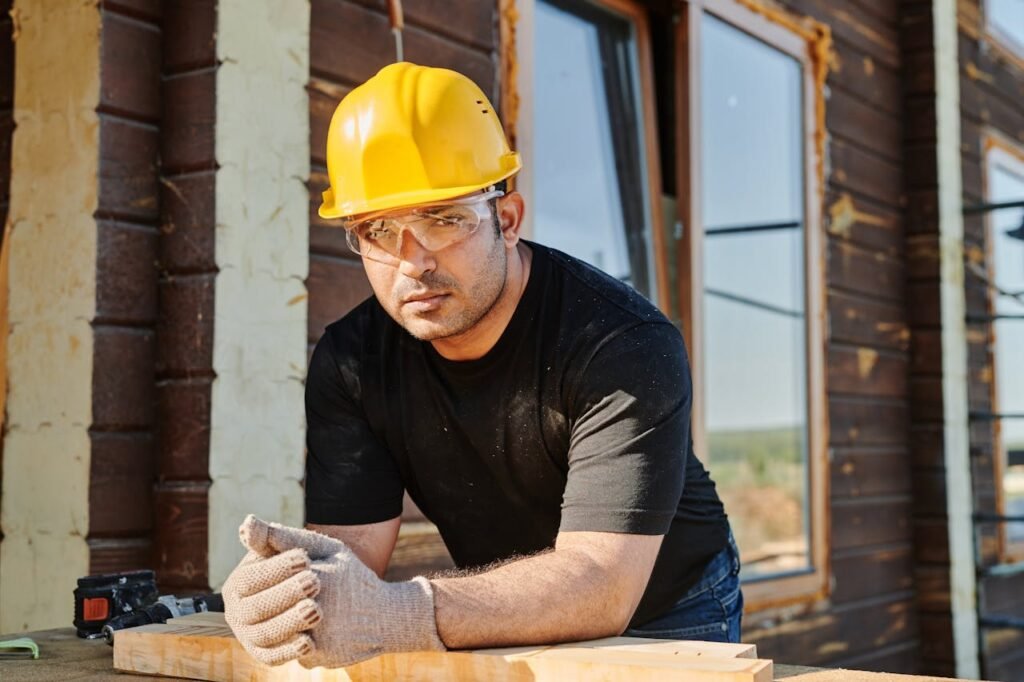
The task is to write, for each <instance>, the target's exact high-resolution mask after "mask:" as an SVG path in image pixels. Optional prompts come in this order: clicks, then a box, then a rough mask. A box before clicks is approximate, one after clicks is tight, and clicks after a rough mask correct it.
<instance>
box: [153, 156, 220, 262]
mask: <svg viewBox="0 0 1024 682" xmlns="http://www.w3.org/2000/svg"><path fill="white" fill-rule="evenodd" d="M213 195H214V171H213V170H210V171H205V172H202V173H192V174H189V175H179V176H173V177H163V178H161V179H160V200H161V203H162V205H161V215H160V270H161V272H164V273H168V274H179V273H181V274H184V273H197V272H209V273H213V272H216V270H217V263H216V260H215V258H214V242H215V240H216V230H215V222H216V220H215V217H214V206H213Z"/></svg>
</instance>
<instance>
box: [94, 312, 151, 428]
mask: <svg viewBox="0 0 1024 682" xmlns="http://www.w3.org/2000/svg"><path fill="white" fill-rule="evenodd" d="M93 333H94V335H95V336H94V341H93V383H92V424H91V428H92V429H97V430H108V431H115V430H116V431H141V430H148V429H150V428H152V426H153V407H154V403H155V400H154V397H155V388H156V387H155V386H154V384H153V371H154V370H153V368H154V365H155V359H154V358H155V355H156V334H155V333H154V332H153V330H152V329H148V328H146V327H115V326H109V325H94V326H93Z"/></svg>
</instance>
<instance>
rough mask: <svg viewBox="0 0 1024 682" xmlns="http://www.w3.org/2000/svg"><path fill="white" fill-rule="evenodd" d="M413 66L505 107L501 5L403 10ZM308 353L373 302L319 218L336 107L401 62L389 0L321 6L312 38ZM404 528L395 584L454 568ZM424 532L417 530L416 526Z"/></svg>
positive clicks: (423, 536)
mask: <svg viewBox="0 0 1024 682" xmlns="http://www.w3.org/2000/svg"><path fill="white" fill-rule="evenodd" d="M403 40H404V49H405V58H406V59H407V60H409V61H411V62H415V63H417V64H423V65H426V66H441V67H446V68H450V69H455V70H457V71H460V72H462V73H464V74H466V75H467V76H469V77H470V78H472V79H473V80H474V81H475V82H476V84H477V85H479V86H480V88H481V89H482V90H483V91H484V92H485V93H487V94H488V96H489V97H490V98H491V101H492V103H493V104H494V105H495V106H496V107H498V106H499V103H498V79H497V75H498V74H497V49H498V29H497V3H496V2H479V0H457V1H454V2H452V1H450V0H448V1H442V0H425V1H421V2H409V3H405V30H404V33H403ZM310 52H311V54H310V79H309V107H310V131H311V133H310V134H311V140H310V153H311V160H310V168H311V173H310V188H309V190H310V191H309V195H310V214H309V215H310V218H309V220H310V232H309V279H308V280H307V281H306V286H307V288H308V289H309V344H310V351H312V348H313V346H314V345H315V344H316V342H317V340H318V339H319V338H320V336H321V335H322V334H323V330H324V328H325V327H326V326H327V325H328V324H330V323H331V322H333V321H335V320H337V319H339V318H340V317H342V316H343V315H344V314H345V313H346V312H348V311H349V310H351V309H352V308H353V307H355V306H356V305H357V304H358V303H360V302H361V301H363V300H364V299H365V298H367V297H368V296H370V295H371V294H372V292H371V290H370V285H369V283H368V282H367V281H366V276H365V275H364V273H363V269H362V264H361V263H360V261H359V259H358V257H357V256H355V255H354V254H353V253H352V252H351V251H349V249H348V247H347V246H346V245H345V239H344V234H343V233H342V231H341V230H340V229H339V228H338V226H337V224H336V221H334V222H330V221H325V220H322V219H321V218H320V217H319V216H318V215H317V208H318V207H319V206H320V193H321V192H322V191H323V190H324V189H325V188H326V187H327V186H328V180H327V168H326V159H325V145H326V141H327V128H328V125H329V124H330V120H331V115H332V114H333V113H334V109H335V107H337V105H338V102H339V101H341V98H342V97H344V96H345V95H346V94H347V93H348V92H349V91H350V90H351V89H352V88H353V87H355V86H356V85H358V84H359V83H362V82H363V81H365V80H366V79H368V78H370V77H371V76H373V75H374V74H375V73H376V72H377V71H378V70H380V69H381V68H383V67H384V66H386V65H388V64H390V63H392V62H394V61H395V43H394V39H393V37H392V34H391V31H390V27H389V24H388V14H387V6H386V3H385V2H384V0H313V4H312V19H311V31H310ZM403 519H404V521H405V522H406V526H405V527H404V529H403V534H402V537H401V538H400V540H399V545H398V547H397V548H396V550H395V555H394V558H393V561H392V568H391V572H390V573H389V575H390V577H393V578H400V577H406V576H411V575H417V574H419V573H422V572H423V571H427V570H431V569H434V568H444V567H448V566H450V565H451V563H450V559H449V558H448V556H447V552H446V551H445V550H444V545H443V543H441V542H440V538H439V536H438V535H437V533H436V531H433V530H432V528H431V527H429V526H424V524H423V523H422V521H423V517H422V515H421V514H420V513H419V511H418V510H417V509H416V508H415V507H414V506H413V505H412V504H411V502H409V500H408V498H407V499H406V511H405V513H404V514H403ZM412 524H418V525H412Z"/></svg>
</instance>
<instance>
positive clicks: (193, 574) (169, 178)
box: [153, 0, 217, 592]
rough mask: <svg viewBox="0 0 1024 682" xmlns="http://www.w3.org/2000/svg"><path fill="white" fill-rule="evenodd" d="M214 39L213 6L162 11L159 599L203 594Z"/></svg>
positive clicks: (210, 2)
mask: <svg viewBox="0 0 1024 682" xmlns="http://www.w3.org/2000/svg"><path fill="white" fill-rule="evenodd" d="M216 31H217V3H216V1H215V0H190V1H188V2H173V3H165V5H164V15H163V67H162V70H163V84H162V96H163V109H162V123H161V140H160V159H161V168H160V174H161V175H160V192H161V197H160V198H161V216H160V228H161V229H160V248H159V273H160V283H159V289H160V322H159V326H158V330H157V348H158V351H157V362H156V394H157V407H156V412H157V421H158V423H159V439H158V447H157V450H158V453H159V454H158V466H157V483H156V488H155V491H154V511H153V513H154V519H155V533H154V544H155V551H154V554H153V566H154V568H155V569H156V571H157V581H158V583H159V585H160V587H161V589H162V590H163V591H164V592H188V591H205V590H208V589H209V577H208V571H207V538H208V531H207V527H208V522H207V513H208V504H207V491H208V489H209V487H210V475H209V450H210V392H211V386H212V384H213V379H214V373H213V320H214V308H213V306H214V297H213V292H214V284H215V280H216V276H217V264H216V261H215V258H214V244H215V241H216V239H215V236H214V235H215V220H216V218H215V215H214V181H215V176H216V167H217V164H216V161H215V159H214V147H213V138H214V130H215V121H216V113H215V104H214V98H215V93H216V72H217V55H216Z"/></svg>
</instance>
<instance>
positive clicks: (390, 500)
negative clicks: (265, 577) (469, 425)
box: [305, 329, 403, 525]
mask: <svg viewBox="0 0 1024 682" xmlns="http://www.w3.org/2000/svg"><path fill="white" fill-rule="evenodd" d="M360 395H361V387H360V384H359V364H358V360H357V358H356V357H355V354H354V353H352V352H341V353H339V352H338V349H336V348H335V342H334V340H333V339H332V331H331V330H330V329H328V331H327V333H325V334H324V335H323V337H321V339H320V342H319V343H318V344H317V346H316V350H314V351H313V358H312V359H311V361H310V366H309V373H308V375H307V377H306V450H307V452H306V488H305V494H306V522H307V523H318V524H335V525H356V524H363V523H377V522H380V521H387V520H389V519H393V518H395V517H397V516H399V515H401V513H402V493H403V486H402V479H401V475H400V474H399V472H398V467H397V466H396V464H395V461H394V458H393V457H392V456H391V453H389V452H388V451H387V449H386V448H385V447H384V445H383V443H381V441H380V439H378V438H377V436H376V435H375V434H374V433H373V431H372V430H371V429H370V425H369V423H368V422H367V420H366V417H365V416H364V412H363V409H362V407H361V405H360V402H359V401H360Z"/></svg>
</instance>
